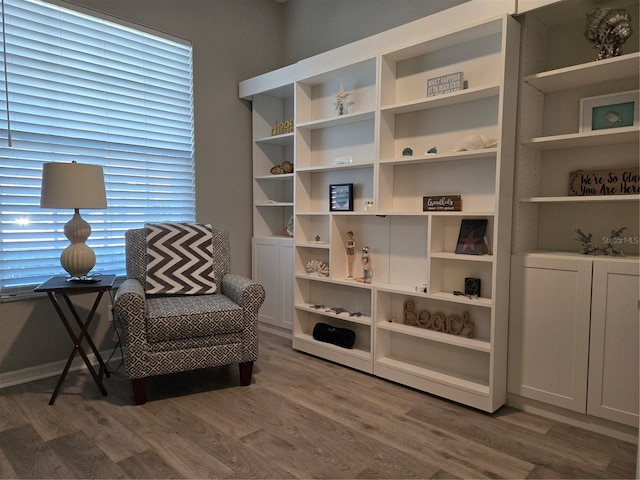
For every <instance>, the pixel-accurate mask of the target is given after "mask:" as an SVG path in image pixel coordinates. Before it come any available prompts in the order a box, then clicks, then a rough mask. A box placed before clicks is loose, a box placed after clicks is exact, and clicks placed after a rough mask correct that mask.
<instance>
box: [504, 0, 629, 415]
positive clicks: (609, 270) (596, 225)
mask: <svg viewBox="0 0 640 480" xmlns="http://www.w3.org/2000/svg"><path fill="white" fill-rule="evenodd" d="M603 6H606V7H611V8H626V9H628V10H629V13H630V14H631V16H632V18H638V2H637V1H631V2H630V1H626V0H619V1H612V2H608V3H607V4H606V5H603ZM592 7H593V3H592V2H589V1H587V0H576V1H573V2H558V3H553V4H550V5H547V6H544V7H542V8H539V9H537V10H532V11H528V12H527V13H526V14H524V15H523V16H521V17H519V21H520V22H521V24H522V49H521V56H520V74H521V84H520V89H519V99H518V111H519V115H518V137H519V138H518V140H519V141H518V144H517V148H516V152H517V155H516V169H515V195H514V197H515V198H514V228H513V244H512V252H513V253H514V256H513V259H512V274H511V308H510V320H509V374H508V378H509V386H508V390H509V393H510V394H514V395H517V396H519V397H521V398H518V399H517V402H521V401H522V400H523V399H524V400H527V399H530V400H534V401H538V402H542V404H546V405H550V406H553V407H560V408H562V409H566V410H568V411H571V412H579V413H581V414H588V415H591V416H597V417H600V418H604V419H607V420H612V421H615V422H618V423H622V424H627V425H631V426H634V427H637V425H638V321H639V318H638V295H639V293H638V266H639V264H640V263H639V257H638V253H639V243H640V242H638V238H639V237H640V209H639V206H640V195H638V194H617V195H612V194H609V195H602V194H600V195H592V196H579V195H570V194H569V178H570V174H571V173H572V172H575V171H578V170H586V171H598V170H613V169H629V168H637V167H638V165H639V163H640V160H639V154H638V152H639V143H638V140H639V138H640V126H638V125H637V124H636V125H630V126H622V127H615V128H604V129H594V130H591V129H586V128H582V127H581V99H583V98H588V97H598V96H605V95H615V94H618V93H621V92H627V91H631V90H637V89H638V88H639V73H640V53H638V40H637V37H635V39H633V40H630V41H629V42H627V43H625V44H624V46H623V55H621V56H618V57H614V58H610V59H605V60H599V61H596V53H595V50H594V49H593V48H592V46H591V44H590V43H589V42H588V41H587V40H586V39H585V38H584V35H583V31H584V22H585V12H587V11H588V10H589V9H591V8H592ZM621 227H626V230H624V232H623V234H622V237H621V238H619V239H617V240H614V241H616V242H617V243H616V245H615V247H616V248H617V249H619V250H622V251H623V252H624V253H625V256H616V257H612V256H594V255H583V254H580V253H578V252H580V250H581V248H582V245H581V243H580V242H579V241H578V238H577V237H578V235H577V233H576V230H577V229H580V230H581V231H582V232H584V233H585V234H592V239H593V245H594V246H604V245H605V244H606V243H607V242H610V241H612V237H611V232H612V231H614V230H617V229H619V228H621ZM536 408H537V407H536ZM541 408H546V407H544V405H542V407H541ZM567 413H569V412H567ZM572 418H578V419H579V420H581V421H583V422H585V423H587V424H588V423H591V421H592V420H593V417H589V416H586V415H583V416H582V417H579V416H578V417H572Z"/></svg>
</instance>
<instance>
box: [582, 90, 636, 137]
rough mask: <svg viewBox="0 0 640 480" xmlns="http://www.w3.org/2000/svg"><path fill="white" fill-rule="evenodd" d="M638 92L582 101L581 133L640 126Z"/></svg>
mask: <svg viewBox="0 0 640 480" xmlns="http://www.w3.org/2000/svg"><path fill="white" fill-rule="evenodd" d="M639 103H640V94H639V91H638V90H631V91H629V92H620V93H613V94H610V95H600V96H598V97H588V98H583V99H581V100H580V132H590V131H592V130H606V129H609V128H620V127H632V126H634V125H638V124H639V122H638V104H639Z"/></svg>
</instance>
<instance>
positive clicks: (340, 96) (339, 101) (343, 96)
mask: <svg viewBox="0 0 640 480" xmlns="http://www.w3.org/2000/svg"><path fill="white" fill-rule="evenodd" d="M351 93H352V92H345V91H344V86H343V85H342V82H340V91H339V92H338V93H334V94H333V95H334V96H335V97H336V101H335V102H334V103H333V104H334V105H335V107H336V110H338V115H344V114H345V113H349V112H348V110H349V105H353V104H354V103H355V102H352V101H351V102H350V101H349V100H347V97H349V95H351Z"/></svg>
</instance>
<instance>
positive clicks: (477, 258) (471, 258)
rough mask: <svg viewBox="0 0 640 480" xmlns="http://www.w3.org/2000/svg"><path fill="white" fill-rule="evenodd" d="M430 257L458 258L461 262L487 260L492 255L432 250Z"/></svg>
mask: <svg viewBox="0 0 640 480" xmlns="http://www.w3.org/2000/svg"><path fill="white" fill-rule="evenodd" d="M430 255H431V258H443V259H445V260H459V261H463V262H487V263H491V262H493V260H494V257H493V255H465V254H460V253H453V252H432V253H431V254H430Z"/></svg>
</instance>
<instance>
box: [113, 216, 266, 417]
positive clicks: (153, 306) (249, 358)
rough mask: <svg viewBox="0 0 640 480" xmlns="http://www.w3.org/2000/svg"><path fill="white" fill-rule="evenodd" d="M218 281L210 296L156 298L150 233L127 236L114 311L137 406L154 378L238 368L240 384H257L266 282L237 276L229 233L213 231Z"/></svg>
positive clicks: (215, 270) (215, 280)
mask: <svg viewBox="0 0 640 480" xmlns="http://www.w3.org/2000/svg"><path fill="white" fill-rule="evenodd" d="M211 234H212V235H211V238H212V259H213V279H214V283H215V285H216V287H217V292H216V293H213V294H205V295H169V294H163V295H149V294H148V293H147V292H146V291H145V289H146V288H145V287H146V277H147V239H146V237H147V230H146V229H142V228H141V229H133V230H129V231H127V232H125V248H126V261H127V277H128V278H127V280H125V281H124V282H123V283H122V285H121V286H120V287H119V288H118V290H117V292H116V296H115V302H114V309H115V313H116V315H117V317H118V319H119V320H120V321H121V323H122V325H123V327H124V332H125V365H126V371H127V376H128V377H129V378H130V379H131V380H132V386H133V396H134V401H135V403H136V404H138V405H139V404H142V403H145V401H146V384H147V378H149V377H152V376H154V375H162V374H167V373H173V372H181V371H188V370H195V369H198V368H207V367H215V366H221V365H229V364H234V363H238V364H239V365H240V383H241V384H242V385H249V384H250V383H251V372H252V367H253V362H254V361H255V360H257V358H258V330H257V322H258V310H259V308H260V306H261V305H262V303H263V301H264V296H265V291H264V288H263V286H262V285H260V284H258V283H255V282H253V281H251V280H249V279H247V278H244V277H242V276H239V275H235V274H232V273H230V263H229V253H230V252H229V235H228V232H227V231H226V230H224V229H220V228H216V227H211Z"/></svg>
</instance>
